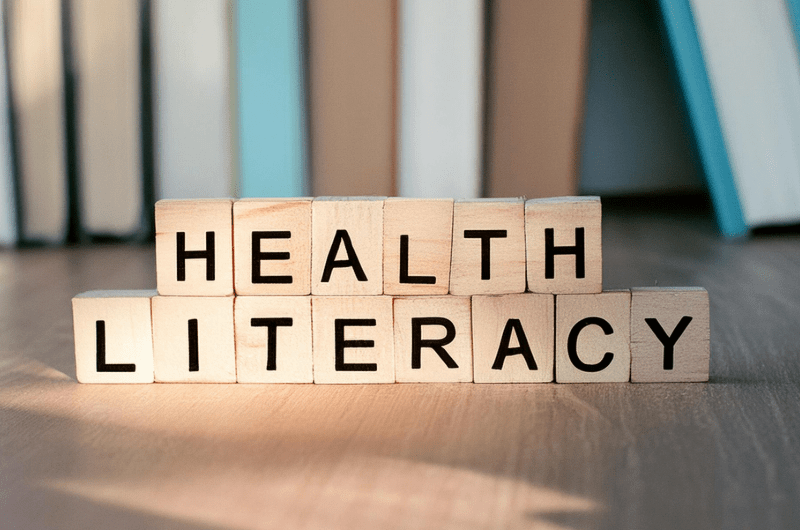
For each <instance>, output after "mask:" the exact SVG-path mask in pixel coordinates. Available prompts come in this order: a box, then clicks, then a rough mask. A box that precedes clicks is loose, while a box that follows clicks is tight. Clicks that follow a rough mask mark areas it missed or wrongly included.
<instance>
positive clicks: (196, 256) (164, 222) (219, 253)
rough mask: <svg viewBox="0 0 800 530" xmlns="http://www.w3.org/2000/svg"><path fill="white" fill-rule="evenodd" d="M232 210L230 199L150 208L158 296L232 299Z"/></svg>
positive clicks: (161, 203)
mask: <svg viewBox="0 0 800 530" xmlns="http://www.w3.org/2000/svg"><path fill="white" fill-rule="evenodd" d="M232 208H233V201H232V200H231V199H195V200H161V201H158V202H157V203H156V283H157V286H158V294H160V295H182V296H230V295H232V294H233V244H232V235H231V234H232V223H233V221H232V218H231V215H232Z"/></svg>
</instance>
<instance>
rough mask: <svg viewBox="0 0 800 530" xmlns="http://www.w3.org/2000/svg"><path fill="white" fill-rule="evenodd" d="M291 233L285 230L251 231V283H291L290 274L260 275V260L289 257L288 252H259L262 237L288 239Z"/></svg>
mask: <svg viewBox="0 0 800 530" xmlns="http://www.w3.org/2000/svg"><path fill="white" fill-rule="evenodd" d="M291 237H292V233H291V232H290V231H288V230H285V231H274V230H273V231H269V232H253V233H252V264H251V267H252V272H251V278H252V281H253V283H292V277H291V276H288V275H287V276H262V275H261V262H262V261H263V260H268V259H270V260H285V259H289V253H288V252H261V240H262V239H289V238H291Z"/></svg>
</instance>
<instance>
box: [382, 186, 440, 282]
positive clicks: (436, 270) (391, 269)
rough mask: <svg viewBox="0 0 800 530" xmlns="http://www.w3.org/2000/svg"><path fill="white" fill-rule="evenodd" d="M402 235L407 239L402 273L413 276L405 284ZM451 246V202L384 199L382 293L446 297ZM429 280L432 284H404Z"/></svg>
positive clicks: (406, 279)
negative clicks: (402, 276) (443, 295)
mask: <svg viewBox="0 0 800 530" xmlns="http://www.w3.org/2000/svg"><path fill="white" fill-rule="evenodd" d="M403 236H406V237H407V238H408V241H407V243H406V245H407V247H406V254H405V263H406V264H407V268H408V269H407V270H406V271H405V272H406V275H407V276H408V277H413V278H408V277H407V278H405V281H404V280H403V279H402V278H401V270H402V265H401V263H402V262H403V251H402V248H403V242H402V240H403ZM452 247H453V199H402V198H396V197H390V198H388V199H386V201H385V202H384V205H383V292H384V293H386V294H396V295H424V294H447V292H448V291H449V289H450V256H451V254H452ZM420 276H423V277H426V278H425V279H421V278H419V277H420ZM431 277H432V278H433V280H434V282H433V283H408V282H409V281H414V282H430V281H431Z"/></svg>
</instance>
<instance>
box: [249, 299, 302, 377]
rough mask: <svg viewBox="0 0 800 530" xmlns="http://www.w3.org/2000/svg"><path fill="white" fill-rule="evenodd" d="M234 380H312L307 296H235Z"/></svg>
mask: <svg viewBox="0 0 800 530" xmlns="http://www.w3.org/2000/svg"><path fill="white" fill-rule="evenodd" d="M233 312H234V324H235V328H236V380H237V381H238V382H239V383H311V382H313V381H314V374H313V370H312V356H311V355H312V348H311V344H312V342H311V297H310V296H237V297H236V302H235V303H234V310H233Z"/></svg>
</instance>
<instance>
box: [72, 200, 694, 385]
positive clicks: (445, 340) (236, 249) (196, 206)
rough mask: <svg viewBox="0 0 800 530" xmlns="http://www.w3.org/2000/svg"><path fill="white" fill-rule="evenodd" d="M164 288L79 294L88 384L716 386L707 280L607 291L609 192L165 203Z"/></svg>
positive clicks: (160, 209) (159, 254) (79, 346)
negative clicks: (605, 199)
mask: <svg viewBox="0 0 800 530" xmlns="http://www.w3.org/2000/svg"><path fill="white" fill-rule="evenodd" d="M155 225H156V278H157V291H90V292H86V293H82V294H79V295H77V296H76V297H75V298H73V300H72V308H73V320H74V333H75V362H76V367H77V369H76V373H77V378H78V381H80V382H81V383H153V382H158V383H168V382H184V383H186V382H196V383H237V382H238V383H318V384H319V383H334V384H365V383H395V382H397V383H405V382H429V383H435V382H464V383H466V382H475V383H546V382H553V381H555V382H557V383H589V382H628V381H632V382H671V381H674V382H686V381H708V367H709V356H710V348H709V300H708V293H707V291H706V290H705V289H703V288H701V287H659V288H631V289H624V290H613V291H603V279H602V259H603V256H602V243H601V233H602V212H601V204H600V199H599V198H598V197H559V198H552V199H533V200H528V201H525V200H524V199H523V198H509V199H475V200H457V201H454V200H451V199H401V198H384V197H320V198H313V199H312V198H293V199H244V200H231V199H204V200H164V201H159V202H158V203H157V204H156V208H155Z"/></svg>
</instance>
